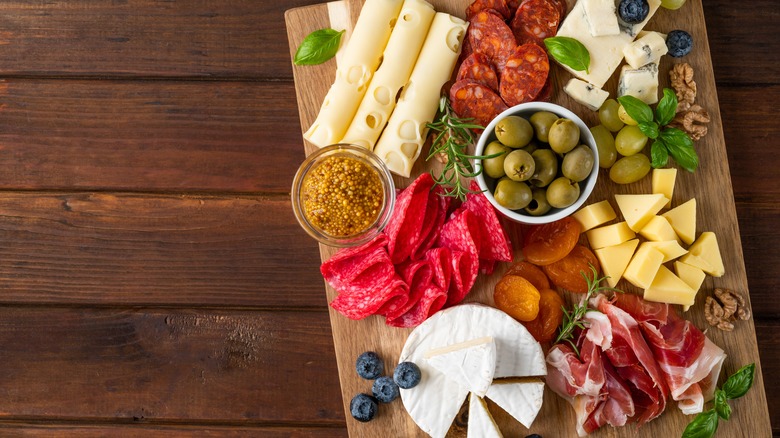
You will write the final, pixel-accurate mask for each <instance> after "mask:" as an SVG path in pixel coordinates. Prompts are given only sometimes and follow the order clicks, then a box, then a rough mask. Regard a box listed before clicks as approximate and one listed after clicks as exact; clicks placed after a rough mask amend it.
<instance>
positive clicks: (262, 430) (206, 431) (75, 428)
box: [0, 422, 347, 438]
mask: <svg viewBox="0 0 780 438" xmlns="http://www.w3.org/2000/svg"><path fill="white" fill-rule="evenodd" d="M0 433H2V434H4V435H10V436H15V437H47V438H50V437H66V436H79V437H81V438H102V437H107V436H122V437H126V438H134V437H138V438H147V437H149V438H168V437H183V438H188V437H193V438H194V437H220V438H223V437H224V438H242V437H257V436H262V437H264V438H283V437H295V438H304V437H311V438H336V437H339V438H341V437H346V436H347V429H346V428H313V427H237V426H227V427H219V426H148V425H138V424H136V425H130V426H123V425H95V426H90V425H60V424H56V423H55V424H51V425H41V424H31V425H24V424H21V425H20V424H13V423H10V424H9V423H5V424H4V423H2V422H0Z"/></svg>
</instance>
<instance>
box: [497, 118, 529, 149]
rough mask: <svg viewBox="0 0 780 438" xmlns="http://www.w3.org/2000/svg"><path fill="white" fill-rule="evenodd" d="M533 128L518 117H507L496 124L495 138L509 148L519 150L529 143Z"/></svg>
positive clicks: (526, 121)
mask: <svg viewBox="0 0 780 438" xmlns="http://www.w3.org/2000/svg"><path fill="white" fill-rule="evenodd" d="M533 136H534V128H533V127H532V126H531V123H529V122H528V120H526V119H524V118H522V117H520V116H507V117H504V118H503V119H501V120H499V121H498V123H496V138H497V139H498V141H500V142H501V143H503V144H504V145H505V146H508V147H510V148H521V147H523V146H525V145H527V144H528V142H529V141H531V138H532V137H533Z"/></svg>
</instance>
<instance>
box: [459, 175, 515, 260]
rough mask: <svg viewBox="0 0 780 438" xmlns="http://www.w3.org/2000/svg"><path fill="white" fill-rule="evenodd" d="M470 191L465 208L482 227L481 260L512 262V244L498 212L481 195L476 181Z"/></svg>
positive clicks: (472, 183) (480, 240) (464, 204)
mask: <svg viewBox="0 0 780 438" xmlns="http://www.w3.org/2000/svg"><path fill="white" fill-rule="evenodd" d="M470 189H471V191H472V192H473V193H471V194H469V195H468V196H467V198H466V202H464V203H463V208H465V209H467V210H470V211H471V212H472V213H474V215H475V216H476V217H477V222H478V223H479V225H480V239H479V242H480V245H479V258H480V259H483V260H490V261H500V262H511V261H512V258H513V257H512V254H513V253H512V243H511V241H510V240H509V236H508V235H507V234H506V231H505V230H504V227H502V226H501V222H499V219H498V216H497V215H496V210H495V209H493V206H492V205H491V204H490V201H488V200H487V198H486V197H485V195H483V194H482V193H480V188H479V185H477V183H476V181H472V182H471V186H470Z"/></svg>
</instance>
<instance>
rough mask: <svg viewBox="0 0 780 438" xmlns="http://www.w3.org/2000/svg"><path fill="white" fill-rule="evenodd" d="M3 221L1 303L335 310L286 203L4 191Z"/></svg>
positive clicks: (312, 248)
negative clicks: (326, 307)
mask: <svg viewBox="0 0 780 438" xmlns="http://www.w3.org/2000/svg"><path fill="white" fill-rule="evenodd" d="M0 218H2V220H0V240H2V241H3V245H1V246H0V258H2V260H3V263H2V264H0V288H2V290H3V296H2V298H0V302H2V303H22V302H23V303H59V304H97V305H111V304H117V303H122V304H123V305H134V306H142V305H173V306H176V305H179V306H196V305H198V306H254V307H257V306H260V307H279V306H284V307H315V308H318V309H324V306H326V301H325V296H324V294H323V293H322V289H321V287H322V284H323V282H322V277H321V276H320V274H319V269H318V267H319V258H318V257H317V254H316V248H317V246H316V244H315V242H314V240H313V239H311V238H309V237H308V236H307V235H306V234H305V233H304V232H303V230H302V229H301V228H300V227H299V226H298V224H297V223H296V222H295V219H294V218H293V214H292V208H291V206H290V202H289V200H288V199H286V198H280V197H275V198H272V199H266V198H264V197H246V198H240V197H207V196H141V195H127V194H115V195H112V194H87V193H77V194H67V193H62V194H34V193H22V194H19V193H0Z"/></svg>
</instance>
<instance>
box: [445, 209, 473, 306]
mask: <svg viewBox="0 0 780 438" xmlns="http://www.w3.org/2000/svg"><path fill="white" fill-rule="evenodd" d="M477 220H478V219H477V216H475V215H474V214H473V213H472V212H471V211H469V210H466V209H462V208H461V209H459V210H457V211H456V212H455V213H453V214H452V216H451V217H450V220H449V221H448V222H447V223H446V224H444V227H442V230H441V235H440V236H439V246H443V247H445V248H449V249H450V251H451V253H452V278H451V281H450V288H449V292H448V296H447V306H451V305H453V304H457V303H459V302H461V301H462V300H463V298H465V296H466V295H467V294H468V293H469V291H470V290H471V287H472V286H473V285H474V281H475V280H476V279H477V274H478V273H479V247H480V242H479V238H480V230H479V224H478V223H477Z"/></svg>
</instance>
